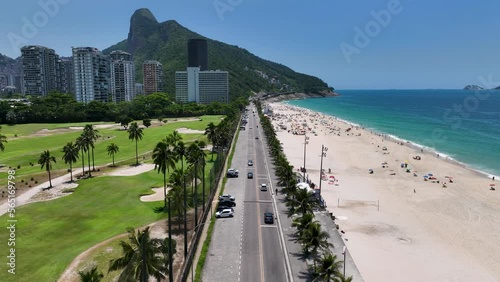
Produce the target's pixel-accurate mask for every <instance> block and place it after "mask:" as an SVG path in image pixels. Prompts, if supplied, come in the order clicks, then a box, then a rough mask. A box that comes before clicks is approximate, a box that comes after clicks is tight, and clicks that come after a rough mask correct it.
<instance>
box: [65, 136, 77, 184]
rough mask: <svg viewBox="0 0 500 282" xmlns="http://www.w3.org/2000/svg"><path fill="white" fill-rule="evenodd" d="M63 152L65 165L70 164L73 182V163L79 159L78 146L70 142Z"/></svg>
mask: <svg viewBox="0 0 500 282" xmlns="http://www.w3.org/2000/svg"><path fill="white" fill-rule="evenodd" d="M62 152H63V153H64V155H63V157H62V159H63V160H64V163H65V164H67V163H69V172H70V176H71V180H70V181H71V182H73V163H75V162H76V161H77V160H78V157H79V150H78V146H76V145H74V144H73V142H68V143H66V146H64V148H63V150H62Z"/></svg>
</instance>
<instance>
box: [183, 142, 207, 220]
mask: <svg viewBox="0 0 500 282" xmlns="http://www.w3.org/2000/svg"><path fill="white" fill-rule="evenodd" d="M186 159H187V161H188V162H189V163H190V164H191V166H193V167H194V185H193V190H194V191H193V201H194V202H193V204H194V219H195V225H196V224H198V206H197V200H198V198H197V197H198V195H197V187H196V186H197V183H196V180H197V178H198V166H199V165H200V164H202V163H204V162H205V152H203V150H202V149H200V147H199V146H198V144H197V143H191V145H189V147H188V148H187V150H186Z"/></svg>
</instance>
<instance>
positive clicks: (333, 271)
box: [313, 252, 352, 282]
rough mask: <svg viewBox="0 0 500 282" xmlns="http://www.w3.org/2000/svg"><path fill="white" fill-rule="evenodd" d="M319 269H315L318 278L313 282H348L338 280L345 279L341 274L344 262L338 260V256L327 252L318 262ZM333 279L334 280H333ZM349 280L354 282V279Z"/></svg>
mask: <svg viewBox="0 0 500 282" xmlns="http://www.w3.org/2000/svg"><path fill="white" fill-rule="evenodd" d="M318 263H319V265H318V267H317V268H316V269H315V272H316V275H317V276H316V278H315V279H314V280H313V282H316V281H325V282H330V281H346V280H345V279H344V280H337V279H336V278H340V277H342V278H344V277H343V276H342V273H340V271H339V269H340V266H341V265H342V263H343V262H342V261H340V260H337V256H336V255H333V254H332V253H330V252H326V253H325V254H323V257H322V258H321V259H319V260H318ZM332 279H333V280H332ZM349 279H351V280H352V277H350V278H349Z"/></svg>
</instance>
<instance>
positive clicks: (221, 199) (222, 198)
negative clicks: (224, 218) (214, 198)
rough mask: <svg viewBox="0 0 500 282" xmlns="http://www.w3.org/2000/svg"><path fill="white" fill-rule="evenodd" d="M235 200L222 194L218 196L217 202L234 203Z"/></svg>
mask: <svg viewBox="0 0 500 282" xmlns="http://www.w3.org/2000/svg"><path fill="white" fill-rule="evenodd" d="M234 200H235V198H234V197H233V196H231V195H229V194H224V195H221V196H219V201H231V202H234Z"/></svg>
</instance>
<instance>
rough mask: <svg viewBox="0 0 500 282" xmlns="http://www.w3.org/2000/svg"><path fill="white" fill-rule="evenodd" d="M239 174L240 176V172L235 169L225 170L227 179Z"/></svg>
mask: <svg viewBox="0 0 500 282" xmlns="http://www.w3.org/2000/svg"><path fill="white" fill-rule="evenodd" d="M239 174H240V172H239V171H238V170H237V169H234V168H230V169H228V170H227V177H228V178H231V177H238V175H239Z"/></svg>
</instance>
